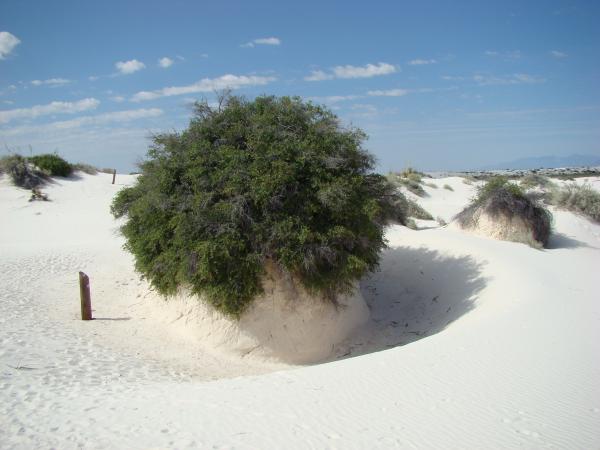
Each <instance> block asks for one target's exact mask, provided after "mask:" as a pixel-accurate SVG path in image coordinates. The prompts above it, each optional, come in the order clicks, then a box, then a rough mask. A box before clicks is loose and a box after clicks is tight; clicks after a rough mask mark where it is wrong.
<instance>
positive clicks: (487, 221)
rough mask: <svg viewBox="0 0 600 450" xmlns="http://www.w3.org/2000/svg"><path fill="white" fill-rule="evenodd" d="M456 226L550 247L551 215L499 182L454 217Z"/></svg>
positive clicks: (485, 189) (481, 192)
mask: <svg viewBox="0 0 600 450" xmlns="http://www.w3.org/2000/svg"><path fill="white" fill-rule="evenodd" d="M454 224H455V225H458V227H459V228H462V229H464V230H470V231H472V232H474V233H476V234H479V235H483V236H488V237H491V238H494V239H500V240H504V241H513V242H522V243H524V244H527V245H530V246H532V247H536V248H541V247H545V246H546V245H547V244H548V239H549V237H550V231H551V229H552V214H551V213H550V212H549V211H548V210H547V209H545V208H544V207H543V206H542V205H541V204H539V203H537V202H536V201H535V200H532V199H531V198H528V197H527V196H526V195H525V194H524V193H523V192H522V191H521V190H520V189H519V187H518V186H515V185H512V184H510V183H508V181H507V180H505V179H502V178H499V179H496V180H490V181H489V182H488V183H487V184H486V185H485V186H484V187H483V188H482V189H481V190H480V191H479V193H478V195H477V197H476V198H475V199H474V200H473V201H472V202H471V204H469V205H468V206H467V207H466V208H465V209H463V210H462V211H461V212H460V213H458V214H457V215H456V216H455V217H454Z"/></svg>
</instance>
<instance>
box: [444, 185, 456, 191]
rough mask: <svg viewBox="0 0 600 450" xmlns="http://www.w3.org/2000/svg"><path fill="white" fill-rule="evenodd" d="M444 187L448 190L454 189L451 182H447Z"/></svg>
mask: <svg viewBox="0 0 600 450" xmlns="http://www.w3.org/2000/svg"><path fill="white" fill-rule="evenodd" d="M444 189H446V190H447V191H454V189H453V188H452V186H450V185H449V184H445V185H444Z"/></svg>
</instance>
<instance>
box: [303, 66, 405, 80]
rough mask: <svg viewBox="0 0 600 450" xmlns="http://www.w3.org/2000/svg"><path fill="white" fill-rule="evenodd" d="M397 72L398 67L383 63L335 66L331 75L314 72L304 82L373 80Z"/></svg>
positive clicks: (319, 71) (320, 71)
mask: <svg viewBox="0 0 600 450" xmlns="http://www.w3.org/2000/svg"><path fill="white" fill-rule="evenodd" d="M396 71H397V69H396V66H393V65H392V64H388V63H383V62H380V63H378V64H367V65H366V66H351V65H346V66H335V67H334V68H333V69H332V70H331V72H330V73H326V72H324V71H322V70H313V71H312V72H311V74H310V75H308V76H306V77H304V80H306V81H322V80H332V79H334V78H371V77H376V76H379V75H388V74H390V73H394V72H396Z"/></svg>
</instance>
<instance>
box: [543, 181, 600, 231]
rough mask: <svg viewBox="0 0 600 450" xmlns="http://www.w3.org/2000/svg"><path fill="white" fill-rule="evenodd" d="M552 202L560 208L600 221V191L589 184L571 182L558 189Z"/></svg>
mask: <svg viewBox="0 0 600 450" xmlns="http://www.w3.org/2000/svg"><path fill="white" fill-rule="evenodd" d="M552 203H553V204H555V205H556V206H557V207H559V208H563V209H566V210H568V211H572V212H575V213H578V214H582V215H584V216H586V217H589V218H590V219H592V220H595V221H596V222H600V192H598V191H596V190H595V189H593V188H592V187H591V186H590V185H589V184H583V185H578V184H575V183H570V184H568V185H567V186H564V187H563V188H561V189H559V190H556V191H555V192H554V194H553V196H552Z"/></svg>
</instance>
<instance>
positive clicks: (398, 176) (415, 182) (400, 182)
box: [387, 167, 437, 197]
mask: <svg viewBox="0 0 600 450" xmlns="http://www.w3.org/2000/svg"><path fill="white" fill-rule="evenodd" d="M424 177H426V175H425V174H424V173H423V172H419V171H417V170H415V169H413V168H412V167H407V168H406V169H404V170H403V171H401V172H398V173H393V172H390V173H389V174H388V176H387V178H388V180H389V181H390V182H391V183H393V184H394V185H395V186H397V187H404V188H405V189H406V190H408V191H410V192H412V193H413V194H415V195H417V196H419V197H424V196H425V195H427V193H426V192H425V189H423V186H422V183H423V178H424ZM436 187H437V186H436Z"/></svg>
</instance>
